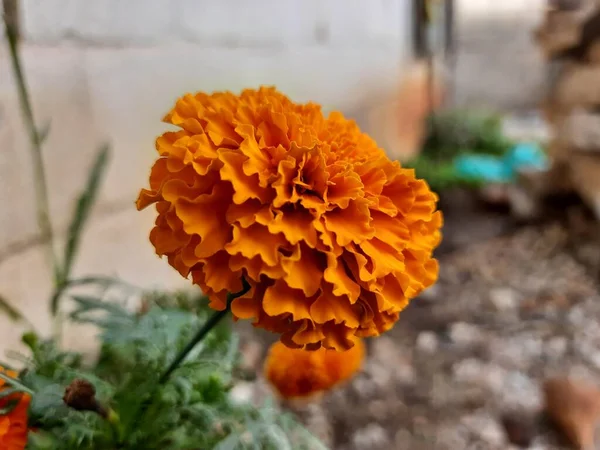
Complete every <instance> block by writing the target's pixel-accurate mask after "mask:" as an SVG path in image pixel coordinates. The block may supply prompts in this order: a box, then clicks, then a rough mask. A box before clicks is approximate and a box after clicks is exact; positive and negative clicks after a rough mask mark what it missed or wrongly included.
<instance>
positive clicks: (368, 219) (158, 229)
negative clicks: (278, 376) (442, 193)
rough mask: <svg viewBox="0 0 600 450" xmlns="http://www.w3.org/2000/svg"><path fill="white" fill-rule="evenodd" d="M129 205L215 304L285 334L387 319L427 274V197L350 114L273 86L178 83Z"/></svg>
mask: <svg viewBox="0 0 600 450" xmlns="http://www.w3.org/2000/svg"><path fill="white" fill-rule="evenodd" d="M164 120H165V121H166V122H168V123H170V124H173V125H176V126H177V127H179V128H180V130H179V131H171V132H166V133H164V134H163V135H162V136H160V137H159V138H158V139H157V140H156V149H157V151H158V153H159V155H160V157H159V159H158V160H157V161H156V163H155V164H154V166H153V167H152V171H151V174H150V189H143V190H142V191H141V193H140V195H139V198H138V200H137V207H138V209H143V208H145V207H147V206H148V205H150V204H156V210H157V212H158V217H157V219H156V224H155V227H154V228H153V230H152V232H151V233H150V241H151V242H152V244H153V245H154V247H155V249H156V253H157V254H158V255H160V256H163V255H166V256H167V258H168V261H169V263H170V264H171V265H172V266H173V267H174V268H175V269H177V270H178V271H179V272H180V273H181V275H183V276H184V277H188V276H190V275H191V277H192V280H193V282H194V283H195V284H197V285H199V286H200V287H201V288H202V290H203V291H204V292H205V293H206V294H207V295H208V297H209V298H210V306H211V307H212V308H214V309H217V310H223V309H224V308H225V307H226V296H227V293H228V292H238V291H240V290H241V287H242V282H241V280H242V277H244V278H245V279H246V280H247V281H248V283H249V284H250V285H251V287H252V288H251V290H250V291H249V292H248V293H247V294H246V295H244V296H243V297H240V298H238V299H236V300H235V301H234V302H233V304H232V312H233V315H234V317H235V318H236V319H238V318H243V319H254V320H255V322H254V324H255V325H256V326H258V327H260V328H264V329H267V330H270V331H273V332H276V333H280V334H281V335H282V336H281V339H282V341H283V342H284V343H285V344H286V345H288V346H290V347H296V348H301V347H305V348H308V349H313V350H314V349H317V348H319V347H321V346H323V347H326V348H334V349H346V348H349V347H351V346H352V345H353V344H352V343H353V337H354V336H358V337H367V336H376V335H379V334H381V333H382V332H384V331H386V330H388V329H390V328H391V327H392V326H393V325H394V323H395V322H396V321H397V320H398V317H399V313H400V311H401V310H402V309H404V308H405V307H406V305H407V304H408V301H409V299H411V298H413V297H414V296H416V295H417V294H418V293H419V292H421V291H422V290H423V289H425V288H427V287H428V286H430V285H431V284H433V283H434V281H435V280H436V278H437V273H438V264H437V261H436V260H435V259H433V258H432V251H433V249H434V248H435V247H436V246H437V245H438V243H439V242H440V238H441V234H440V227H441V225H442V216H441V213H440V212H439V211H436V203H437V196H436V195H435V194H434V193H433V192H431V190H430V189H429V187H428V185H427V183H426V182H425V181H423V180H418V179H416V178H415V174H414V171H413V170H412V169H403V168H402V167H401V166H400V164H399V163H398V162H396V161H394V162H393V161H390V160H389V159H388V157H387V156H386V155H385V153H384V152H383V150H382V149H380V148H378V147H377V145H376V143H375V142H374V141H373V140H372V139H371V138H369V137H368V136H367V135H366V134H364V133H361V132H360V130H359V128H358V126H357V125H356V124H355V123H354V122H353V121H350V120H347V119H345V118H344V117H343V116H342V114H340V113H337V112H334V113H332V114H330V115H329V116H328V117H325V116H324V115H323V113H322V112H321V109H320V107H319V106H318V105H316V104H313V103H307V104H295V103H293V102H292V101H290V100H289V99H288V98H287V97H285V96H284V95H282V94H281V93H279V92H278V91H276V90H275V89H274V88H265V87H263V88H260V89H259V90H245V91H243V92H242V93H241V95H234V94H232V93H230V92H218V93H214V94H212V95H207V94H204V93H198V94H196V95H191V94H187V95H185V96H184V97H183V98H181V99H179V100H178V101H177V103H176V105H175V108H174V109H173V110H172V111H171V112H170V113H169V114H167V116H166V117H165V119H164Z"/></svg>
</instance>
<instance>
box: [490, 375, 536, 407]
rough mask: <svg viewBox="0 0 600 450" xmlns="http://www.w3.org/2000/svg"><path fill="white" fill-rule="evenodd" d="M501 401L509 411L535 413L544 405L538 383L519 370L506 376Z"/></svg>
mask: <svg viewBox="0 0 600 450" xmlns="http://www.w3.org/2000/svg"><path fill="white" fill-rule="evenodd" d="M500 399H501V401H502V403H503V405H504V407H505V408H507V409H515V410H524V411H533V410H536V409H539V408H540V406H541V405H542V398H541V393H540V390H539V388H538V385H537V383H536V382H534V381H533V380H532V379H531V377H529V376H528V375H527V374H526V373H524V372H521V371H518V370H514V371H512V372H508V373H507V374H506V378H505V379H504V385H503V386H502V393H501V395H500Z"/></svg>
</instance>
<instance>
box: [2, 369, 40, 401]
mask: <svg viewBox="0 0 600 450" xmlns="http://www.w3.org/2000/svg"><path fill="white" fill-rule="evenodd" d="M0 379H2V380H4V381H6V382H7V383H8V384H9V385H10V386H13V387H15V388H17V389H18V390H19V391H21V392H25V393H27V394H29V395H33V391H32V390H31V389H29V388H28V387H27V386H25V385H24V384H22V383H21V382H20V381H19V380H16V379H14V378H12V377H9V376H8V375H6V374H5V373H2V372H0Z"/></svg>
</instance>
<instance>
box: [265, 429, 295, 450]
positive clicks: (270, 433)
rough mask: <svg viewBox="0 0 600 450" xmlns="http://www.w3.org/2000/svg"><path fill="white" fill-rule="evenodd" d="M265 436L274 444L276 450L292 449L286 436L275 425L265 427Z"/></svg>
mask: <svg viewBox="0 0 600 450" xmlns="http://www.w3.org/2000/svg"><path fill="white" fill-rule="evenodd" d="M266 436H267V438H268V439H269V440H270V441H271V442H272V443H273V444H275V448H277V450H293V449H292V445H291V444H290V441H289V439H288V437H287V436H286V434H285V433H284V432H283V430H282V429H281V428H279V427H278V426H277V425H270V426H268V427H267V428H266Z"/></svg>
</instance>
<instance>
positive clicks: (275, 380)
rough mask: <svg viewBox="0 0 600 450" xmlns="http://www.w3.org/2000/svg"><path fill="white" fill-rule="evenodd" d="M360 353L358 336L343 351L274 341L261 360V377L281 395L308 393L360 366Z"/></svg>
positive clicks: (342, 378)
mask: <svg viewBox="0 0 600 450" xmlns="http://www.w3.org/2000/svg"><path fill="white" fill-rule="evenodd" d="M364 355H365V346H364V343H363V342H362V340H360V339H358V340H356V341H355V343H354V347H352V348H351V349H350V350H345V351H337V350H329V349H325V348H323V347H321V348H319V349H318V350H316V351H307V350H304V349H296V348H289V347H287V346H286V345H284V344H283V343H282V342H276V343H275V344H274V345H273V346H271V348H270V350H269V354H268V355H267V359H266V360H265V366H264V370H265V377H266V378H267V380H269V382H270V383H271V385H272V386H273V387H274V388H275V389H276V390H277V392H278V393H279V394H280V395H281V396H282V397H283V398H286V399H294V398H306V397H312V396H314V395H318V394H321V393H323V392H324V391H328V390H329V389H331V388H333V387H335V386H336V385H338V384H340V383H342V382H344V381H346V380H348V379H349V378H351V377H352V376H353V375H354V374H355V373H356V372H357V371H358V370H359V369H360V368H361V366H362V362H363V359H364Z"/></svg>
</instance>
